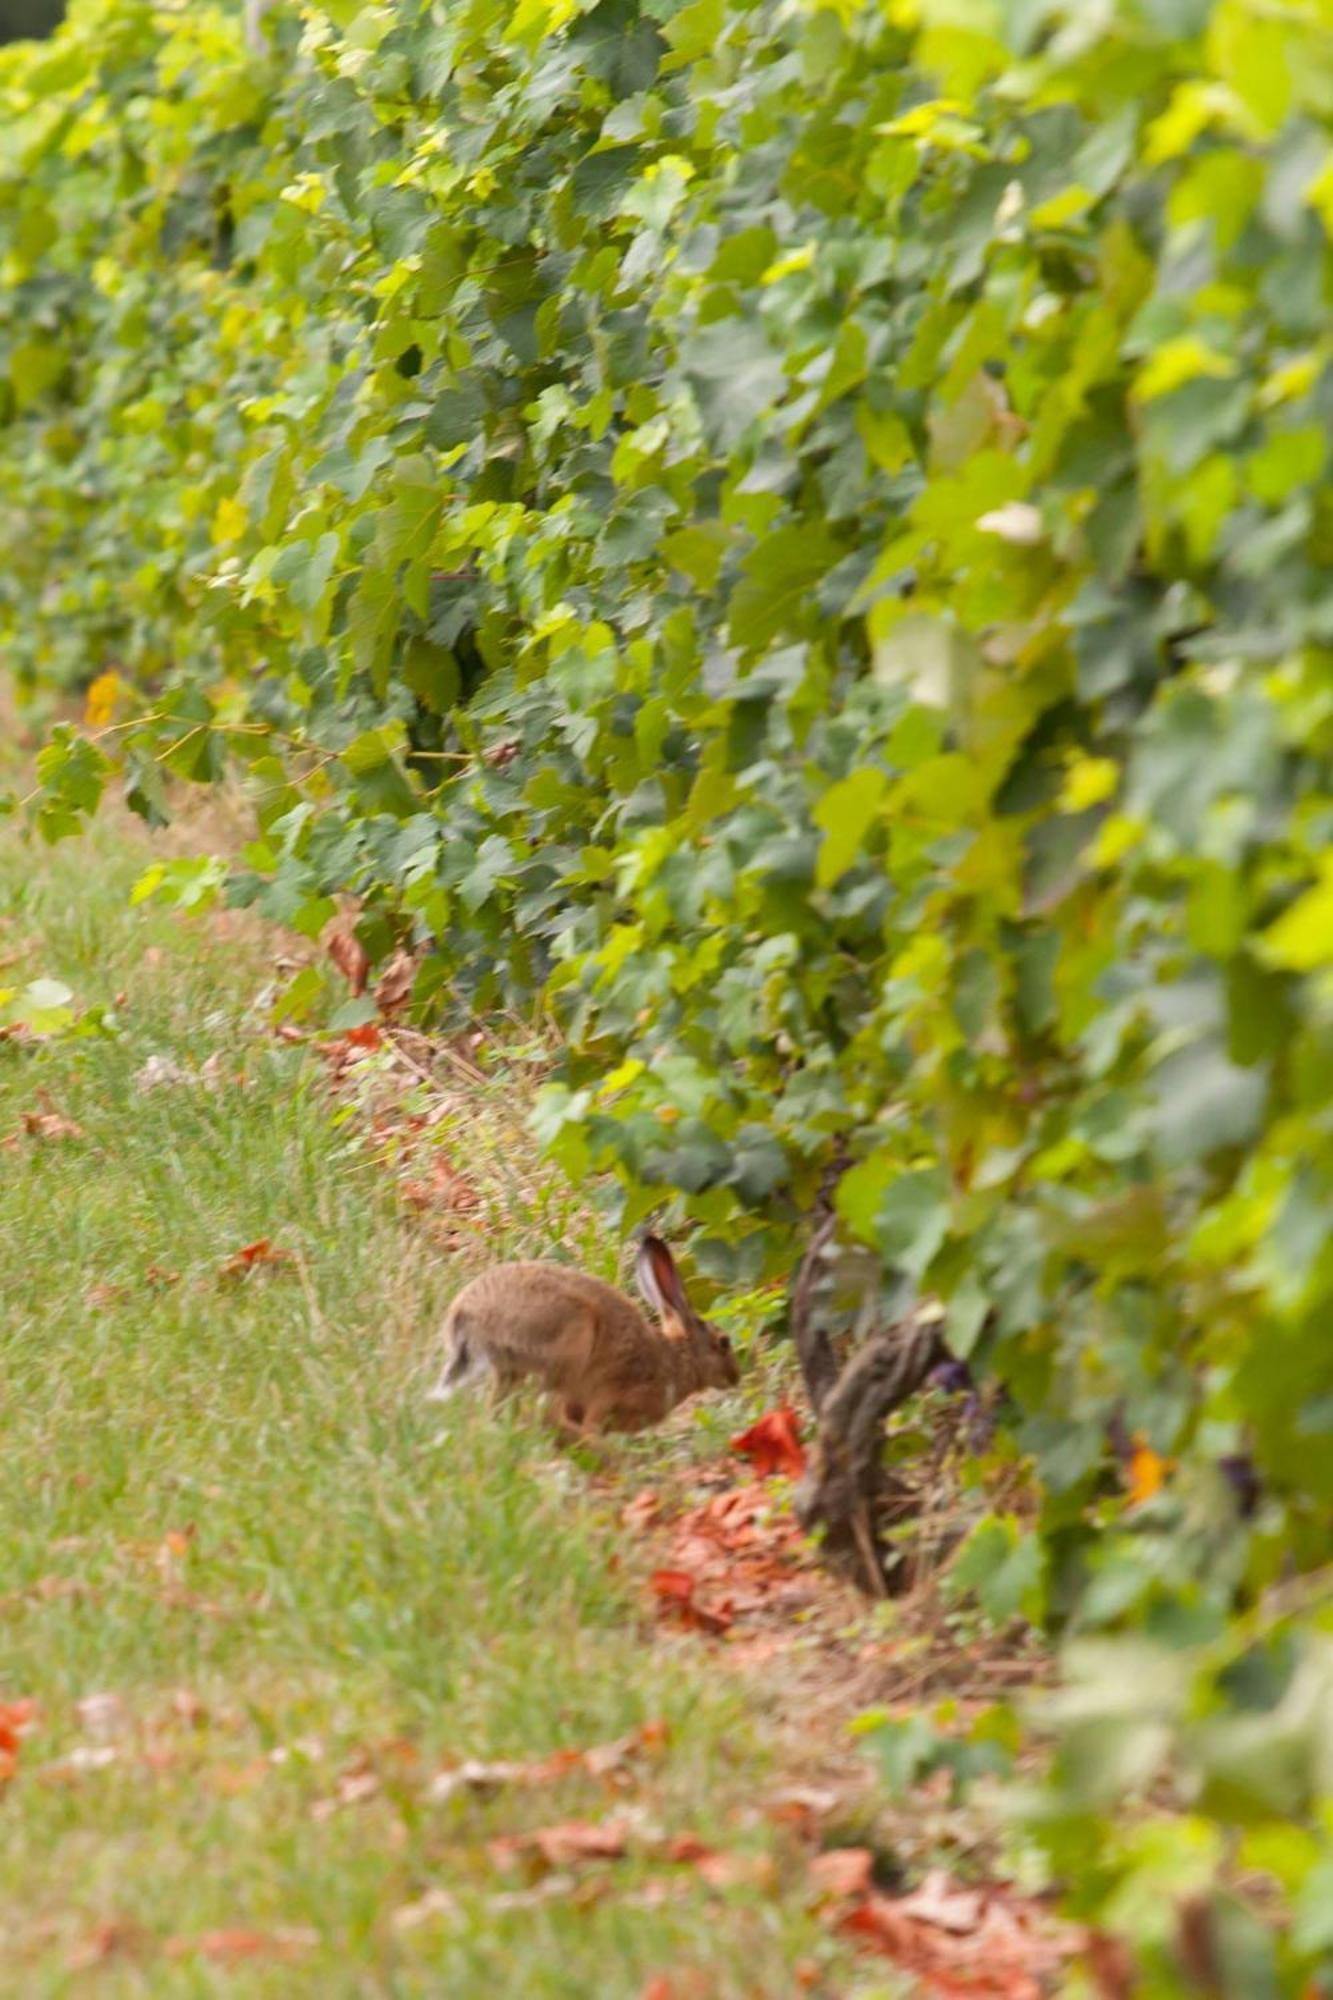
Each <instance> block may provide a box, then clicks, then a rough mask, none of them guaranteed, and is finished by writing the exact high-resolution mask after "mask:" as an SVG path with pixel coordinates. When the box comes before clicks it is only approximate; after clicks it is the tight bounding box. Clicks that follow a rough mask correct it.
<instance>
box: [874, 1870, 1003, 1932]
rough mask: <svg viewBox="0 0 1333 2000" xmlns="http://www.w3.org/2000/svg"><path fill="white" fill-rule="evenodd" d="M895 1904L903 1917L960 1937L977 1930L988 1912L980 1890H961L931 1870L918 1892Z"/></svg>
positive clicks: (943, 1876)
mask: <svg viewBox="0 0 1333 2000" xmlns="http://www.w3.org/2000/svg"><path fill="white" fill-rule="evenodd" d="M894 1903H895V1906H896V1908H897V1910H898V1912H899V1914H900V1915H901V1916H904V1917H915V1918H916V1919H917V1921H918V1922H919V1923H923V1924H933V1925H935V1927H936V1928H937V1929H939V1930H946V1931H953V1932H955V1933H957V1934H958V1935H960V1936H964V1935H966V1934H967V1933H968V1932H969V1931H974V1930H976V1929H977V1928H978V1926H979V1925H980V1924H981V1922H982V1920H983V1918H984V1916H985V1912H986V1899H985V1897H984V1896H983V1895H982V1894H981V1892H980V1891H979V1890H976V1889H964V1888H960V1887H959V1885H958V1884H957V1883H956V1882H951V1881H950V1879H949V1877H948V1876H947V1875H946V1874H945V1873H944V1871H943V1869H940V1868H933V1869H931V1871H930V1873H929V1874H928V1875H927V1876H926V1877H925V1879H924V1880H923V1881H922V1883H921V1885H920V1887H919V1888H916V1889H912V1890H909V1891H908V1893H907V1894H906V1895H905V1896H897V1897H895V1898H894Z"/></svg>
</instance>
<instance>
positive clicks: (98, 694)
mask: <svg viewBox="0 0 1333 2000" xmlns="http://www.w3.org/2000/svg"><path fill="white" fill-rule="evenodd" d="M124 687H125V683H124V681H122V679H121V678H120V675H119V674H117V673H113V672H111V671H110V670H109V669H108V671H107V672H106V673H104V674H99V675H98V676H97V679H96V680H95V681H93V682H92V683H91V685H90V686H89V689H88V692H87V694H86V695H85V697H84V705H83V719H84V721H85V722H86V723H87V725H88V727H89V728H90V729H105V728H106V726H107V724H108V723H109V722H110V720H111V718H112V716H113V715H114V714H115V712H116V704H117V702H118V701H119V700H120V697H121V694H122V692H123V690H124Z"/></svg>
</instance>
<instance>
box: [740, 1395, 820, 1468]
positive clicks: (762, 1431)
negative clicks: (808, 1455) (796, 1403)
mask: <svg viewBox="0 0 1333 2000" xmlns="http://www.w3.org/2000/svg"><path fill="white" fill-rule="evenodd" d="M731 1449H732V1450H733V1451H734V1452H736V1453H738V1454H739V1456H740V1457H741V1458H748V1459H749V1461H750V1463H751V1465H753V1467H754V1469H755V1471H756V1472H757V1473H758V1475H759V1477H760V1478H761V1479H767V1478H768V1477H769V1476H770V1475H771V1474H772V1473H775V1472H783V1473H786V1475H787V1476H788V1478H790V1479H797V1478H799V1477H800V1475H801V1473H803V1472H804V1471H805V1448H804V1446H803V1445H802V1443H801V1427H800V1423H799V1421H798V1419H797V1415H796V1412H795V1410H793V1409H792V1408H791V1406H790V1404H787V1403H784V1404H783V1405H782V1407H781V1408H780V1409H777V1410H769V1411H768V1412H767V1413H766V1414H765V1415H764V1416H762V1417H760V1419H759V1421H758V1423H755V1424H751V1426H750V1428H749V1430H748V1431H742V1432H741V1433H740V1435H739V1436H738V1437H734V1438H733V1439H732V1440H731Z"/></svg>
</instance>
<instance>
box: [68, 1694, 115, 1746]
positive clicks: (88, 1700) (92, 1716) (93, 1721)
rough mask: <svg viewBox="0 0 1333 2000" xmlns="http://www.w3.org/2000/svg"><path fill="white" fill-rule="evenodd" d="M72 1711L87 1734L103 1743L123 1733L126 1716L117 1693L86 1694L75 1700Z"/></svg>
mask: <svg viewBox="0 0 1333 2000" xmlns="http://www.w3.org/2000/svg"><path fill="white" fill-rule="evenodd" d="M74 1711H75V1714H76V1715H77V1716H78V1718H79V1721H80V1722H81V1723H82V1724H83V1727H84V1728H85V1729H86V1730H87V1732H88V1734H89V1735H90V1736H95V1737H97V1738H98V1740H99V1741H101V1742H103V1743H105V1742H108V1741H109V1740H110V1738H111V1737H113V1736H120V1735H123V1734H124V1731H125V1728H126V1724H127V1721H128V1718H127V1716H126V1713H125V1704H124V1702H123V1701H122V1700H121V1698H120V1696H119V1695H118V1694H112V1693H110V1692H106V1693H101V1694H86V1695H84V1697H83V1699H82V1700H81V1701H76V1702H75V1704H74Z"/></svg>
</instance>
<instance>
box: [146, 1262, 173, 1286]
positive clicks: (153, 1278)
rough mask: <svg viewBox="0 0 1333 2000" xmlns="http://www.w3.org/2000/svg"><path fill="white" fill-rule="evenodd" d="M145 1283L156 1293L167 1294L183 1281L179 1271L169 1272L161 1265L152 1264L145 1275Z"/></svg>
mask: <svg viewBox="0 0 1333 2000" xmlns="http://www.w3.org/2000/svg"><path fill="white" fill-rule="evenodd" d="M143 1281H144V1283H145V1284H146V1285H147V1286H149V1287H150V1288H151V1290H153V1291H155V1292H165V1291H168V1290H169V1289H170V1287H171V1286H172V1285H178V1284H179V1283H180V1281H181V1274H180V1272H179V1271H168V1270H166V1269H164V1267H163V1266H162V1265H161V1264H150V1265H148V1267H147V1269H146V1270H145V1272H144V1274H143Z"/></svg>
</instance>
